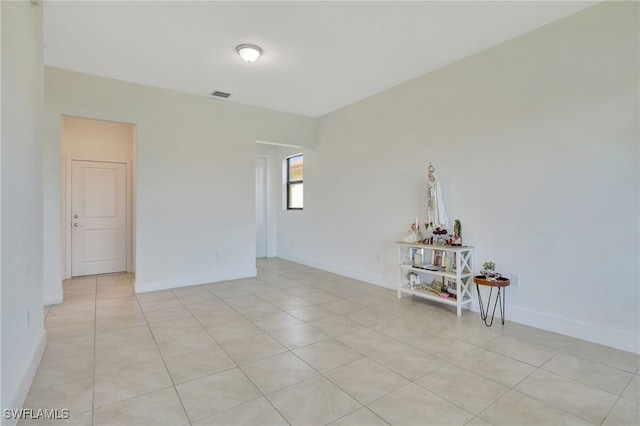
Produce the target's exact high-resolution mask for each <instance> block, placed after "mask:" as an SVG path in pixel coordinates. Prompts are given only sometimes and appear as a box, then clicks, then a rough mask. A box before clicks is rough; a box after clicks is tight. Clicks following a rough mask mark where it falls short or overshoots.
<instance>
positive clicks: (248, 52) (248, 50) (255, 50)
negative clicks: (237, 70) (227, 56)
mask: <svg viewBox="0 0 640 426" xmlns="http://www.w3.org/2000/svg"><path fill="white" fill-rule="evenodd" d="M236 52H238V55H240V57H241V58H242V59H243V60H244V61H246V62H247V63H252V62H255V61H256V60H257V59H258V58H259V57H260V55H261V54H262V49H260V48H259V47H258V46H256V45H255V44H246V43H245V44H241V45H239V46H238V47H236Z"/></svg>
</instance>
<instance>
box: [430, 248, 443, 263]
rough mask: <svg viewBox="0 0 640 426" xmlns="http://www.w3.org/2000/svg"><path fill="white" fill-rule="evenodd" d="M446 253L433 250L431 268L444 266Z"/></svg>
mask: <svg viewBox="0 0 640 426" xmlns="http://www.w3.org/2000/svg"><path fill="white" fill-rule="evenodd" d="M445 256H446V252H445V251H444V250H433V251H432V252H431V264H432V265H433V266H444V258H445Z"/></svg>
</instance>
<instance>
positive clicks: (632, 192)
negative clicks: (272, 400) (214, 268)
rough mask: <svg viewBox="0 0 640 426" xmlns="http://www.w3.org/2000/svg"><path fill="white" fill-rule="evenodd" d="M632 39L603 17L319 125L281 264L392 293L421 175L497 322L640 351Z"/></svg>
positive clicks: (424, 80) (600, 9)
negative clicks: (486, 289)
mask: <svg viewBox="0 0 640 426" xmlns="http://www.w3.org/2000/svg"><path fill="white" fill-rule="evenodd" d="M638 33H639V29H638V4H637V3H628V2H625V3H621V2H607V3H604V4H602V5H599V6H595V7H593V8H591V9H588V10H586V11H584V12H582V13H579V14H577V15H574V16H571V17H568V18H566V19H564V20H561V21H558V22H556V23H553V24H550V25H548V26H546V27H544V28H542V29H539V30H537V31H534V32H531V33H529V34H526V35H524V36H522V37H519V38H517V39H514V40H511V41H509V42H506V43H504V44H502V45H499V46H497V47H495V48H492V49H489V50H487V51H484V52H481V53H479V54H477V55H475V56H472V57H470V58H467V59H464V60H462V61H460V62H458V63H455V64H453V65H450V66H447V67H444V68H442V69H440V70H437V71H435V72H432V73H430V74H428V75H425V76H423V77H421V78H418V79H416V80H413V81H410V82H408V83H406V84H403V85H400V86H398V87H395V88H393V89H391V90H389V91H386V92H384V93H381V94H378V95H376V96H373V97H371V98H368V99H366V100H364V101H362V102H359V103H356V104H354V105H351V106H349V107H346V108H344V109H341V110H339V111H336V112H334V113H332V114H329V115H327V116H325V117H322V118H321V119H320V121H319V126H318V143H317V147H316V148H315V149H311V150H307V151H305V208H304V211H303V212H282V211H281V212H280V213H281V214H279V216H278V255H279V256H281V257H284V258H288V259H292V260H296V261H299V262H302V263H306V264H310V265H314V266H319V267H321V268H324V269H328V270H331V271H335V272H340V273H344V274H347V275H350V276H353V277H357V278H361V279H364V280H366V281H369V282H373V283H377V284H380V285H384V286H388V287H394V286H395V285H396V279H397V270H396V260H397V254H396V247H395V246H394V244H393V242H394V241H396V240H398V239H400V238H401V236H402V235H403V234H404V233H405V232H406V229H407V228H408V226H409V224H410V223H411V221H412V220H414V218H415V217H416V216H420V218H421V219H424V218H425V217H426V211H425V201H424V199H425V195H426V191H425V187H426V175H427V171H426V169H427V166H428V163H429V161H431V162H432V163H433V164H434V166H435V167H436V173H437V175H438V177H439V179H440V181H441V183H442V190H443V193H444V199H445V203H446V206H447V208H448V213H449V217H450V219H451V220H453V219H455V218H460V219H461V221H462V225H463V241H464V243H465V244H469V245H474V246H475V247H476V251H475V253H476V262H475V265H476V268H475V269H476V270H479V269H480V265H481V264H482V262H483V261H486V260H493V261H495V262H496V264H497V266H498V270H499V271H500V272H502V273H503V274H506V275H508V274H510V273H518V274H520V276H521V286H520V287H519V288H518V287H510V288H509V289H508V293H509V294H508V295H507V318H508V319H509V320H513V321H517V322H522V323H525V324H530V325H534V326H537V327H541V328H545V329H550V330H554V331H558V332H560V333H565V334H569V335H572V336H576V337H580V338H584V339H587V340H592V341H596V342H600V343H603V344H606V345H610V346H613V347H617V348H622V349H625V350H629V351H634V352H640V344H639V337H638V336H639V334H640V333H639V328H640V321H639V319H640V312H639V307H638V306H639V300H640V293H639V286H638V283H639V282H640V279H639V274H638V273H639V271H638V259H639V254H640V253H639V241H638V238H639V224H638V217H639V209H638V207H639V192H640V191H639V166H638V164H639V161H638V158H639V149H638V148H639V142H638V140H639V135H638V127H639V122H638V114H639V106H638V89H639V88H638V77H639V73H638V64H639V57H638V56H639V53H638V51H639V49H638V48H639V45H638ZM292 242H293V243H292Z"/></svg>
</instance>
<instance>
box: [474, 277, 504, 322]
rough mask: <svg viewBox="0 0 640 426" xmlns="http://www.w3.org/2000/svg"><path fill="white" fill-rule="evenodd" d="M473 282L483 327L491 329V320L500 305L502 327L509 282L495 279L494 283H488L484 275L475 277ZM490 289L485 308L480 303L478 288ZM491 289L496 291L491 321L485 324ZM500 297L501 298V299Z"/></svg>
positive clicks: (491, 294) (480, 296)
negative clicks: (485, 287)
mask: <svg viewBox="0 0 640 426" xmlns="http://www.w3.org/2000/svg"><path fill="white" fill-rule="evenodd" d="M473 282H474V283H476V290H477V291H478V304H479V305H480V318H482V320H483V321H484V325H486V326H487V327H491V326H492V325H493V318H494V317H495V315H496V307H497V306H498V305H500V317H501V319H502V325H504V306H505V290H506V287H509V284H511V281H509V280H508V279H507V278H502V277H500V278H496V280H495V281H489V280H488V279H486V278H485V276H484V275H476V276H475V277H473ZM481 285H482V286H487V287H491V289H490V290H489V297H488V300H487V306H486V307H485V306H484V305H483V303H482V295H481V294H480V286H481ZM493 289H497V291H496V294H495V300H494V302H493V312H491V321H490V322H487V318H488V317H489V310H490V308H491V298H492V297H493ZM501 296H502V297H501Z"/></svg>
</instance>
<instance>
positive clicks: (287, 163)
mask: <svg viewBox="0 0 640 426" xmlns="http://www.w3.org/2000/svg"><path fill="white" fill-rule="evenodd" d="M297 157H302V164H303V166H302V167H303V170H302V179H300V180H291V160H292V159H293V158H297ZM285 167H286V169H287V179H286V185H285V186H286V190H287V199H286V206H287V210H304V195H303V199H302V207H291V186H292V185H297V184H302V188H303V194H304V153H302V152H300V153H298V154H295V155H291V156H289V157H287V158H286V159H285Z"/></svg>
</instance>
